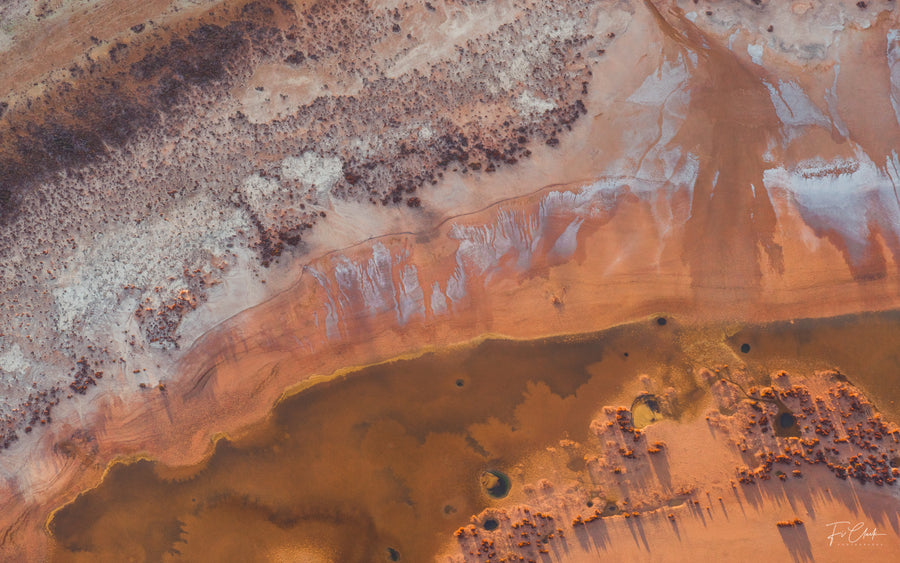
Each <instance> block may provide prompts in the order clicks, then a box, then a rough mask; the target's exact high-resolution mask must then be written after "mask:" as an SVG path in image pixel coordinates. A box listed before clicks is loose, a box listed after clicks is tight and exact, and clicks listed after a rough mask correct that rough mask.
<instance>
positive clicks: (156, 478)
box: [49, 314, 900, 562]
mask: <svg viewBox="0 0 900 563" xmlns="http://www.w3.org/2000/svg"><path fill="white" fill-rule="evenodd" d="M728 334H731V336H728ZM876 336H877V337H876ZM897 337H900V315H897V314H886V315H866V316H862V317H855V318H841V319H835V320H828V321H802V322H800V321H798V322H797V323H794V324H791V323H781V324H777V325H770V326H767V327H749V328H744V329H742V330H740V331H737V332H734V331H731V330H728V329H726V328H723V327H713V328H703V329H697V328H691V327H682V326H680V325H679V323H678V321H677V319H669V322H668V323H666V324H659V323H657V322H656V318H652V319H646V320H644V321H642V322H640V323H636V324H633V325H627V326H622V327H617V328H614V329H611V330H608V331H605V332H602V333H598V334H592V335H585V336H580V337H564V338H553V339H546V340H540V341H532V342H515V341H506V340H486V341H483V342H481V343H479V344H473V345H468V346H462V347H457V348H454V349H450V350H445V351H440V352H435V353H429V354H426V355H424V356H421V357H419V358H416V359H410V360H402V361H395V362H389V363H385V364H380V365H376V366H371V367H368V368H365V369H362V370H360V371H358V372H354V373H351V374H347V375H344V376H341V377H339V378H336V379H333V380H330V381H328V382H325V383H322V384H318V385H315V386H313V387H311V388H309V389H306V390H304V391H301V392H300V393H298V394H296V395H294V396H292V397H289V398H287V399H285V400H283V401H282V402H281V403H279V404H278V405H277V406H276V407H275V408H274V409H273V412H272V415H271V417H270V418H269V420H267V421H266V422H265V423H262V424H261V425H260V426H259V427H257V428H254V429H252V430H251V431H249V432H248V433H247V435H245V436H244V437H242V438H240V439H238V440H235V441H231V440H221V441H220V442H219V443H218V445H217V447H216V449H215V452H214V454H213V455H212V456H211V458H210V459H209V460H208V461H207V462H206V463H204V464H202V465H200V466H197V467H194V468H165V467H161V466H159V465H158V464H156V463H154V462H150V461H139V462H136V463H133V464H130V465H117V466H115V467H113V468H112V469H111V470H110V471H109V473H108V474H107V477H106V478H105V480H104V482H103V483H102V484H101V485H100V486H99V487H98V488H97V489H94V490H92V491H89V492H87V493H85V494H82V495H81V496H79V497H78V498H77V499H76V500H75V501H74V502H73V503H72V504H70V505H68V506H66V507H64V508H63V509H61V510H60V511H58V512H57V513H56V514H55V516H54V517H53V518H52V520H51V521H50V524H49V528H50V530H51V531H52V533H53V535H54V537H55V539H56V541H57V549H56V551H55V557H56V558H57V559H59V560H96V559H97V558H98V557H100V558H107V559H115V560H125V559H128V558H136V559H139V560H143V559H150V560H160V559H186V560H199V559H202V560H219V561H226V560H228V561H237V560H241V561H250V560H266V559H293V560H303V561H317V560H322V561H342V562H353V561H392V560H401V561H427V560H430V559H431V557H432V556H433V554H434V553H435V551H436V550H437V549H438V548H439V547H440V545H441V544H442V543H444V542H446V541H448V540H449V539H450V538H452V532H453V530H455V529H456V528H458V527H459V526H462V525H465V524H467V523H468V522H469V517H470V516H471V515H473V514H477V513H478V512H480V511H481V510H483V509H484V508H486V507H488V506H492V505H503V504H509V503H514V502H519V501H522V500H524V497H523V494H522V491H521V489H522V485H523V484H524V482H523V472H522V471H521V470H520V467H519V469H517V467H518V466H517V464H520V463H521V462H522V461H523V460H525V459H526V458H527V457H528V456H529V455H530V454H531V453H533V452H537V451H540V450H542V449H543V448H545V447H547V446H549V445H552V444H554V443H556V442H558V441H559V440H560V439H562V438H569V439H571V440H575V441H578V442H582V443H584V444H586V445H587V446H588V447H592V448H595V449H597V450H599V449H600V448H601V446H600V444H597V443H596V440H595V439H593V438H592V436H591V435H590V433H589V428H588V427H589V424H590V421H591V419H592V418H593V416H594V415H595V413H596V412H597V411H598V410H599V409H600V408H601V407H602V406H603V405H606V404H619V403H621V404H625V405H630V404H631V403H632V401H633V400H634V399H635V397H636V396H637V394H631V395H629V396H627V397H626V396H625V395H624V392H625V390H626V388H628V390H629V392H632V391H633V390H634V389H637V387H638V386H637V385H635V382H636V379H637V378H638V376H639V375H641V374H647V375H649V376H650V378H651V380H653V382H654V383H655V384H656V386H657V387H658V388H660V389H664V388H665V387H668V386H672V387H674V388H675V389H676V390H677V391H678V393H679V397H680V398H681V400H680V401H678V403H679V404H680V405H681V409H682V411H681V412H668V413H666V415H667V416H675V417H678V416H682V415H685V414H688V415H691V414H696V407H697V406H698V405H699V400H698V399H701V398H702V397H703V395H704V393H703V391H702V389H701V386H700V384H699V383H698V382H697V380H698V377H697V376H696V375H695V373H696V369H697V368H698V367H700V366H710V365H713V364H715V363H729V362H730V363H731V364H732V365H735V364H736V363H737V362H741V361H743V362H746V364H747V371H748V373H749V374H750V376H751V378H757V379H758V380H759V381H760V383H765V381H766V380H767V374H769V373H771V372H773V371H775V370H776V369H789V370H790V369H797V370H800V369H803V370H807V369H821V368H826V367H834V365H835V364H837V365H838V366H839V367H841V369H842V370H843V372H844V373H845V374H847V375H848V377H849V378H850V380H851V381H853V382H854V383H858V384H859V385H860V386H861V387H862V388H863V389H864V390H865V391H867V392H869V393H873V391H874V393H873V394H872V395H870V397H871V398H872V400H873V401H874V402H875V404H876V405H881V404H884V405H885V406H886V407H891V408H892V405H890V403H889V401H890V400H892V398H893V397H894V395H895V394H896V393H898V391H897V389H896V387H897V386H896V385H886V383H887V382H889V381H890V382H895V381H896V380H897V377H896V375H895V373H896V372H897V368H898V367H900V357H898V354H897V352H898V351H900V350H898V347H897V344H896V343H898V342H900V340H898V339H897ZM745 343H749V344H750V350H749V351H748V352H741V347H742V344H745ZM297 372H298V378H299V377H300V376H302V375H304V374H303V373H302V366H297ZM616 401H618V402H616ZM884 410H885V411H886V413H885V414H886V415H888V416H891V415H892V414H893V413H894V412H895V411H892V410H891V409H884ZM887 411H890V412H887ZM570 469H571V471H572V472H573V473H577V472H578V471H580V470H581V468H580V467H579V466H578V464H577V460H574V459H573V460H572V464H571V467H570ZM490 471H494V472H497V473H499V474H502V475H508V476H509V479H510V485H511V488H510V491H509V496H508V497H506V498H503V499H495V498H492V495H491V494H489V493H490V491H489V490H487V489H486V488H485V484H484V475H485V472H490ZM488 489H490V487H488Z"/></svg>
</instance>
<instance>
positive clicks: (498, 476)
mask: <svg viewBox="0 0 900 563" xmlns="http://www.w3.org/2000/svg"><path fill="white" fill-rule="evenodd" d="M481 486H482V487H484V491H485V492H486V493H487V494H488V495H489V496H491V497H492V498H504V497H505V496H506V495H508V494H509V489H510V488H511V487H512V482H511V481H510V480H509V477H507V475H506V474H505V473H503V472H502V471H497V470H495V469H491V470H489V471H485V472H484V473H482V474H481Z"/></svg>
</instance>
